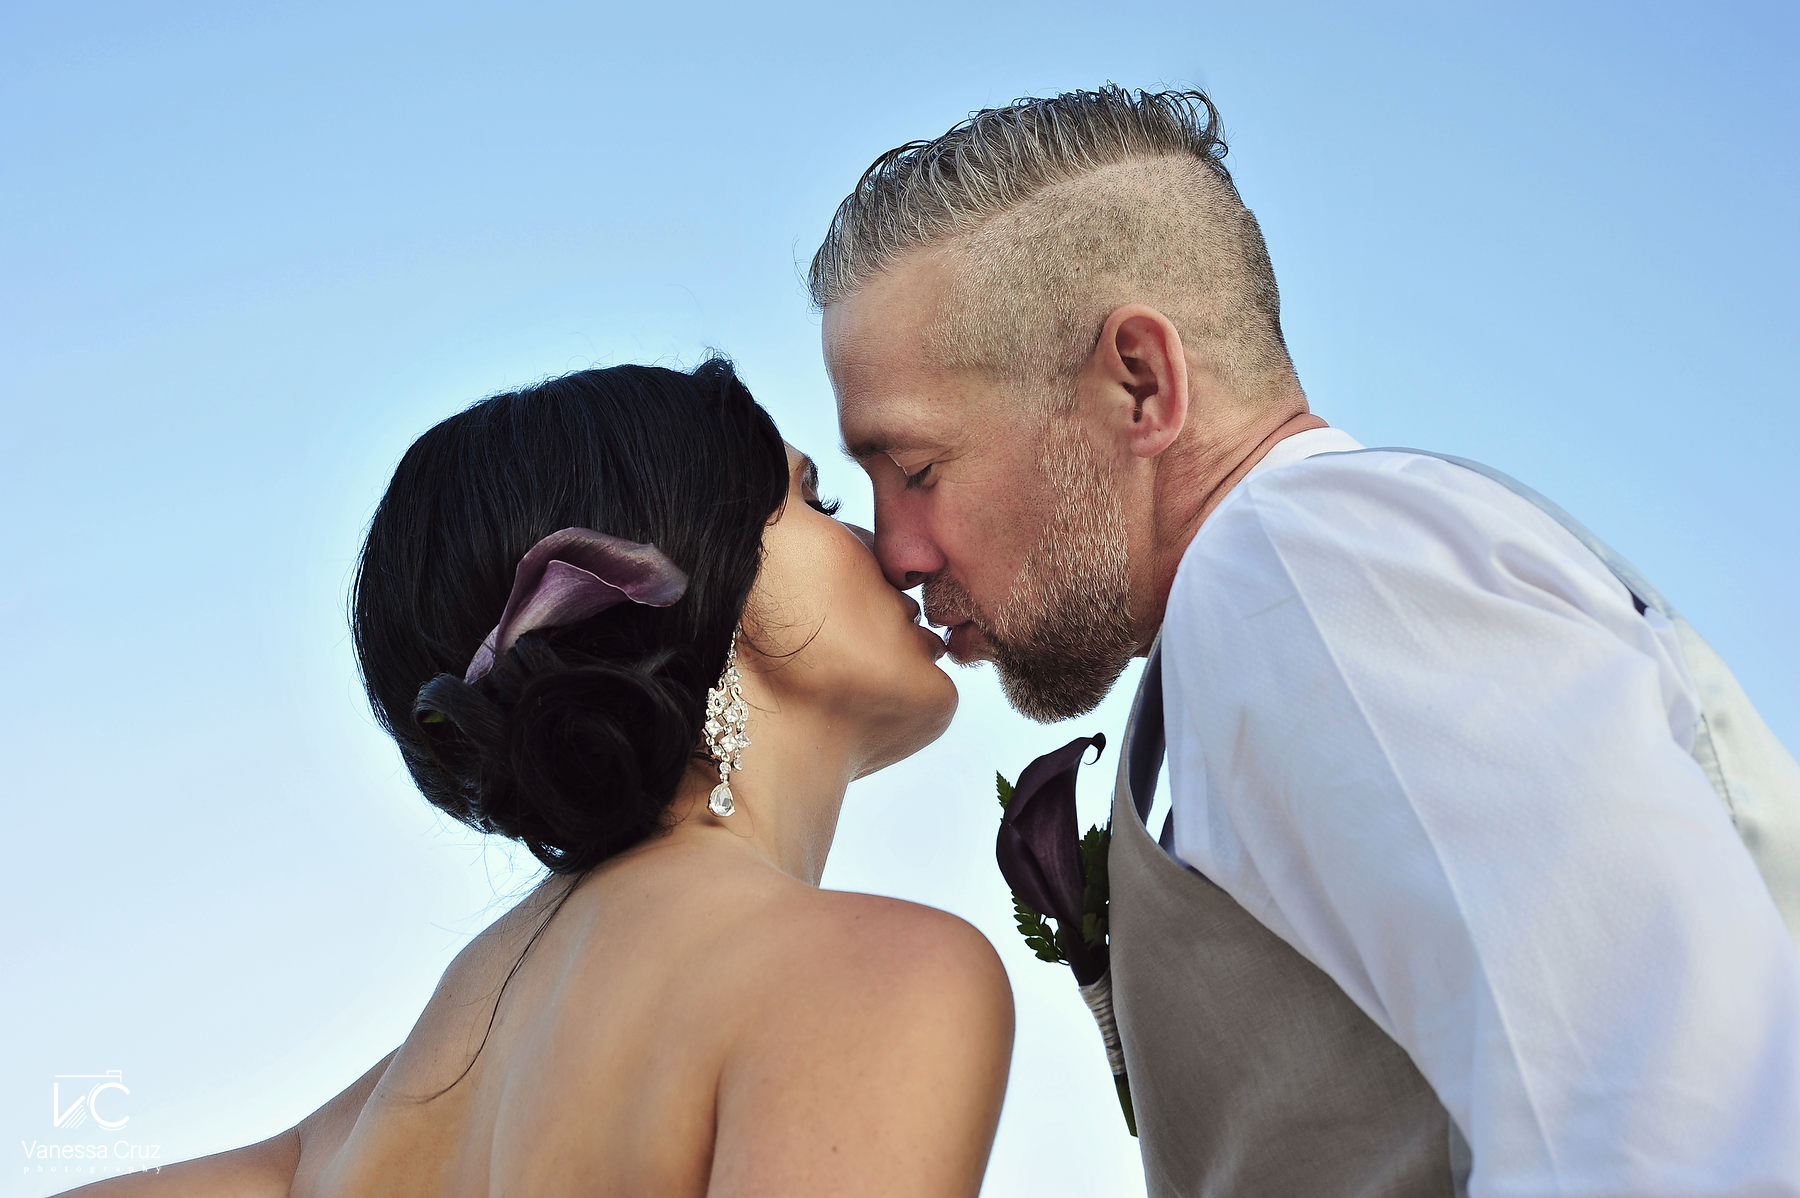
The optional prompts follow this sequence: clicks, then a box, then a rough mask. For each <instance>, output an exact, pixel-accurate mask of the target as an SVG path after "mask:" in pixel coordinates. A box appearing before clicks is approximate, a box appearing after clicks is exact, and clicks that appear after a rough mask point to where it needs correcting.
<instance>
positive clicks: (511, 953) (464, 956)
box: [77, 360, 1012, 1198]
mask: <svg viewBox="0 0 1800 1198" xmlns="http://www.w3.org/2000/svg"><path fill="white" fill-rule="evenodd" d="M817 487H818V482H817V472H816V470H815V469H814V467H813V464H812V462H811V461H810V459H808V458H806V457H805V456H804V455H802V454H800V453H798V452H797V451H795V450H794V449H792V448H791V447H788V446H786V445H785V443H784V442H783V441H782V440H781V438H780V436H779V434H777V432H776V431H775V427H774V425H773V424H772V423H771V422H770V420H769V417H768V415H767V414H766V413H765V412H764V411H763V410H762V409H761V408H760V407H759V406H758V405H757V404H756V402H755V401H754V400H753V399H752V398H751V397H750V394H749V392H748V391H746V390H745V388H744V386H743V384H742V383H741V382H739V381H738V379H737V378H736V376H735V375H734V373H733V371H732V369H731V367H730V365H729V364H728V363H726V362H724V361H721V360H714V361H710V362H707V363H706V364H704V365H702V366H700V367H699V368H697V369H696V370H694V371H693V372H692V373H681V372H677V371H671V370H664V369H659V368H654V367H644V366H618V367H613V368H611V369H606V370H586V371H580V372H578V373H575V374H570V375H567V376H565V377H563V378H559V379H554V380H552V381H549V382H546V383H543V384H541V385H539V386H535V387H531V388H527V389H525V390H522V391H518V392H516V393H512V394H507V395H500V396H496V397H494V398H491V399H487V400H483V401H482V402H480V403H478V404H476V405H474V406H473V407H471V408H469V409H467V410H465V411H463V412H461V413H459V414H457V415H455V416H452V417H450V418H449V419H447V420H445V421H443V422H442V423H440V424H438V425H437V426H436V427H434V428H432V429H431V430H430V431H429V432H427V433H426V434H425V435H424V436H422V437H420V438H419V440H418V441H417V442H416V443H414V445H413V446H412V448H411V449H409V450H408V451H407V453H406V455H405V457H404V458H403V459H402V460H401V462H400V465H399V467H398V469H397V470H396V471H395V474H394V478H393V481H392V483H391V484H390V485H389V487H388V490H387V493H386V495H385V496H384V498H383V499H382V501H381V504H380V506H379V508H378V509H377V511H376V513H375V516H374V519H373V520H372V522H371V524H370V527H369V534H368V540H367V543H366V544H365V545H364V547H363V552H362V557H361V561H360V565H359V568H358V571H357V576H356V581H355V584H354V594H353V603H352V606H353V614H352V623H353V632H354V640H355V646H356V653H357V659H358V662H359V664H360V666H361V669H362V675H363V679H364V682H365V684H366V686H367V688H368V693H369V698H370V701H371V703H372V705H373V707H374V710H375V714H376V716H377V718H378V719H379V720H380V721H381V723H382V725H383V726H384V727H385V728H386V729H387V730H388V731H389V732H390V733H391V734H392V735H393V737H394V739H395V741H396V742H397V743H398V744H399V747H400V752H401V756H402V757H403V758H404V760H405V762H406V764H407V767H408V769H409V770H410V771H411V773H412V776H413V778H414V780H415V781H416V782H417V783H418V785H419V788H420V789H421V790H422V791H423V792H424V794H425V796H426V797H427V798H428V799H429V800H430V801H431V802H432V803H434V804H436V805H437V806H439V807H441V808H442V809H444V810H445V811H447V812H449V813H450V814H451V815H453V816H455V817H456V818H457V819H459V820H462V821H464V822H466V823H468V824H471V825H472V826H475V827H478V828H481V829H483V830H485V831H489V832H493V833H496V834H498V835H502V836H507V837H511V838H513V839H516V840H519V841H521V842H523V843H524V844H525V845H526V846H528V847H529V848H530V850H531V851H532V853H533V854H534V855H536V857H537V858H538V859H539V860H540V861H541V862H543V864H544V865H545V866H546V867H547V868H548V870H549V873H548V876H547V877H546V879H545V880H544V881H543V883H542V884H540V885H539V886H538V887H537V889H536V890H535V891H533V892H532V893H531V894H530V895H528V896H527V897H526V898H525V899H524V900H523V901H521V902H520V903H519V904H518V906H516V907H515V908H513V909H512V910H511V911H509V912H508V913H507V914H506V915H504V916H502V917H501V918H500V919H499V920H497V921H496V922H495V923H494V924H493V925H492V926H491V927H489V928H487V929H486V930H485V931H484V932H482V933H481V934H480V935H478V936H477V937H475V939H474V940H473V941H471V942H470V944H469V945H468V946H467V947H466V948H465V949H464V950H463V951H462V952H461V953H459V954H458V955H457V957H456V959H455V960H454V961H453V962H451V964H450V966H449V968H448V969H446V970H445V972H444V975H443V978H442V980H441V981H440V982H439V984H438V987H437V990H436V992H435V993H434V994H433V995H432V997H431V999H430V1001H429V1002H428V1003H427V1004H426V1006H425V1010H424V1011H423V1013H422V1014H421V1015H420V1016H419V1019H418V1022H417V1024H416V1025H415V1026H414V1027H413V1030H412V1031H411V1033H410V1034H409V1035H408V1036H407V1038H406V1040H405V1042H404V1043H402V1044H401V1045H399V1047H397V1048H396V1049H394V1051H393V1052H391V1053H389V1054H388V1055H387V1056H385V1057H383V1058H382V1059H381V1060H380V1061H377V1062H376V1063H375V1064H374V1065H373V1066H372V1067H371V1068H370V1069H369V1070H368V1072H367V1073H365V1074H364V1075H363V1076H362V1077H361V1078H359V1079H358V1080H357V1081H356V1082H355V1083H353V1084H352V1085H351V1086H350V1087H349V1088H348V1089H346V1090H345V1091H344V1092H343V1093H341V1094H339V1095H338V1096H337V1097H336V1098H333V1099H332V1100H331V1101H329V1102H327V1103H326V1104H325V1105H324V1106H322V1107H320V1108H319V1109H318V1110H317V1111H315V1112H314V1113H313V1114H312V1115H310V1116H308V1117H307V1118H306V1119H304V1120H302V1121H301V1122H300V1123H299V1124H298V1125H297V1126H295V1127H293V1128H291V1129H289V1130H287V1131H285V1132H283V1133H281V1134H280V1135H277V1136H274V1137H272V1138H270V1139H268V1140H265V1141H263V1142H261V1143H259V1144H254V1145H251V1146H250V1147H247V1148H242V1149H238V1150H236V1151H233V1152H225V1153H221V1154H218V1155H216V1156H210V1157H205V1158H202V1159H199V1160H195V1161H188V1162H184V1163H181V1164H177V1165H173V1166H169V1167H166V1168H164V1169H163V1170H162V1171H161V1172H160V1173H156V1174H149V1173H146V1174H138V1175H132V1176H126V1177H120V1178H114V1179H110V1180H107V1181H103V1182H99V1183H96V1184H94V1185H91V1186H87V1187H83V1188H82V1189H81V1190H80V1191H77V1192H79V1193H83V1194H89V1193H91V1194H95V1195H108V1196H120V1195H162V1194H170V1195H173V1194H181V1195H186V1196H192V1198H207V1196H209V1195H217V1196H219V1198H226V1196H231V1198H257V1196H261V1195H290V1194H291V1195H292V1196H293V1198H353V1196H356V1198H360V1196H364V1195H368V1196H371V1198H373V1196H381V1198H407V1196H412V1195H417V1196H420V1198H425V1196H431V1198H439V1196H442V1198H450V1196H464V1195H468V1196H477V1195H499V1194H506V1195H520V1196H532V1198H549V1196H554V1195H565V1194H568V1195H573V1194H583V1195H589V1194H608V1195H614V1194H616V1195H646V1196H654V1198H679V1196H681V1195H696V1196H698V1195H708V1196H717V1198H723V1196H727V1195H746V1196H748V1195H783V1196H792V1198H803V1196H806V1195H833V1196H842V1195H875V1194H879V1195H884V1196H894V1198H901V1196H907V1195H921V1196H925V1195H929V1196H931V1198H942V1196H944V1195H957V1194H966V1195H973V1194H975V1193H976V1192H977V1191H978V1189H979V1187H980V1180H981V1175H982V1171H983V1169H984V1167H985V1165H986V1161H987V1156H988V1151H989V1148H990V1146H991V1143H992V1140H993V1135H994V1129H995V1125H996V1122H997V1120H998V1118H999V1111H1000V1103H1001V1097H1002V1095H1003V1093H1004V1090H1005V1086H1006V1074H1007V1068H1008V1064H1009V1059H1010V1055H1011V1049H1012V998H1011V992H1010V990H1009V988H1008V985H1007V981H1006V975H1005V973H1004V971H1003V970H1002V968H1001V965H1000V963H999V960H998V958H997V957H996V956H995V954H994V951H993V949H992V948H991V946H990V945H989V944H988V943H987V941H986V940H985V939H984V938H983V937H982V936H981V934H980V933H979V932H977V931H976V930H975V929H974V928H972V927H970V926H969V925H968V924H966V923H964V922H963V921H961V920H960V919H957V918H956V917H954V916H952V915H949V914H946V913H944V912H942V911H938V910H934V909H932V908H929V907H922V906H917V905H915V904H912V903H907V902H901V901H898V900H894V899H888V898H878V897H874V896H871V895H864V894H850V893H843V892H837V891H830V890H821V889H820V888H819V885H818V883H819V875H820V871H821V870H822V869H823V868H824V865H825V857H826V853H827V852H828V850H829V849H830V847H831V841H832V835H833V832H834V830H835V827H836V823H837V818H838V810H839V807H840V805H841V804H842V802H843V798H844V791H845V787H846V786H847V785H848V784H849V783H850V782H851V781H852V780H854V779H856V778H860V777H863V776H865V775H867V774H870V773H873V772H874V771H876V770H878V769H881V768H882V767H883V766H886V765H889V764H892V763H893V762H896V761H899V760H900V759H901V758H903V757H906V756H907V755H909V754H911V753H913V752H916V751H917V750H918V749H920V748H922V747H923V746H925V745H926V744H929V743H930V742H931V741H933V740H934V739H936V738H937V737H938V736H939V735H940V734H941V733H942V732H943V730H944V728H945V727H946V726H947V725H948V723H949V721H950V717H951V714H952V713H953V712H954V710H955V707H956V691H955V689H954V687H953V686H952V684H951V682H950V679H949V678H948V677H947V676H946V675H945V674H944V673H943V672H942V671H941V670H940V669H938V667H937V665H936V661H937V658H938V657H939V656H940V655H941V654H942V652H943V646H942V643H941V642H940V641H939V640H938V638H937V637H935V636H933V635H932V634H931V633H930V631H929V630H927V629H925V628H924V627H923V626H921V625H920V624H918V623H917V622H916V620H917V616H918V608H917V605H916V604H914V603H913V602H912V601H911V600H910V599H908V598H907V597H906V596H905V595H903V594H902V593H900V592H899V591H896V590H895V589H894V588H893V587H891V586H889V585H888V583H887V582H886V580H885V579H884V578H883V577H882V573H881V570H880V568H879V567H878V565H877V564H876V561H875V558H874V557H873V555H872V554H871V553H870V551H869V541H870V534H868V533H867V532H864V531H862V530H860V529H857V528H855V527H853V526H851V525H848V524H844V523H840V522H839V521H837V520H835V519H833V515H832V514H833V512H834V511H835V505H833V504H830V503H826V502H824V501H822V500H821V499H820V497H819V495H818V490H817ZM739 696H741V700H742V705H741V706H740V705H739V704H738V702H737V700H738V698H739ZM709 746H710V750H709Z"/></svg>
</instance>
